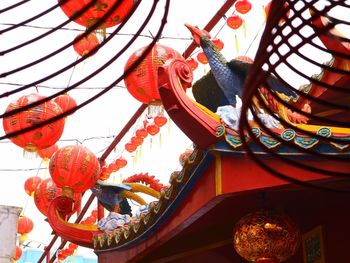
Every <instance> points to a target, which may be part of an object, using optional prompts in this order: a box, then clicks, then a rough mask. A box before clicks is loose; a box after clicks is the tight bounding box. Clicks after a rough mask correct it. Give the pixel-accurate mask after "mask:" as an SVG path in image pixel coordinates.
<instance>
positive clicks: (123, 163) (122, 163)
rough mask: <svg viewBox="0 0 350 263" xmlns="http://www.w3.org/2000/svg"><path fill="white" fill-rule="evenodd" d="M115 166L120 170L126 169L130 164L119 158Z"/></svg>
mask: <svg viewBox="0 0 350 263" xmlns="http://www.w3.org/2000/svg"><path fill="white" fill-rule="evenodd" d="M115 164H116V165H117V166H118V167H119V168H124V167H125V166H126V165H127V164H128V161H127V160H126V159H125V158H123V157H119V158H118V159H117V160H115Z"/></svg>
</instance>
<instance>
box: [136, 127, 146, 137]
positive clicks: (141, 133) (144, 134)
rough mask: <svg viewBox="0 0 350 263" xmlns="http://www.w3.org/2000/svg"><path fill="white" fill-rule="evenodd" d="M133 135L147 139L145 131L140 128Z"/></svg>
mask: <svg viewBox="0 0 350 263" xmlns="http://www.w3.org/2000/svg"><path fill="white" fill-rule="evenodd" d="M135 135H136V137H140V138H142V139H144V138H146V137H147V135H148V133H147V130H146V129H145V128H140V129H137V130H136V132H135Z"/></svg>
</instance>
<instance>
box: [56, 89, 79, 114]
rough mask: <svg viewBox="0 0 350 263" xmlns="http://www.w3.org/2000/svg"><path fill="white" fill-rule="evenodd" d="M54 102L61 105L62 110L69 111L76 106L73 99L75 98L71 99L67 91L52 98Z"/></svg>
mask: <svg viewBox="0 0 350 263" xmlns="http://www.w3.org/2000/svg"><path fill="white" fill-rule="evenodd" d="M54 102H56V103H57V104H58V106H60V107H61V109H62V112H66V111H69V110H71V109H73V108H75V107H76V106H77V102H76V101H75V99H73V98H72V97H71V96H69V95H68V94H67V93H66V94H62V95H60V96H58V97H56V98H55V99H54Z"/></svg>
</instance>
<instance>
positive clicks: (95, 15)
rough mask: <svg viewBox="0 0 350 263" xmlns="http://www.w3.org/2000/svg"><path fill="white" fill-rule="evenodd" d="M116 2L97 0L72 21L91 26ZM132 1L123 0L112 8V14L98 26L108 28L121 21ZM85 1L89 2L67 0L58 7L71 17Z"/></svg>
mask: <svg viewBox="0 0 350 263" xmlns="http://www.w3.org/2000/svg"><path fill="white" fill-rule="evenodd" d="M60 2H63V0H58V3H60ZM116 2H117V0H98V1H96V3H95V4H94V6H92V7H90V8H89V9H88V10H87V11H85V12H84V13H83V14H82V15H81V16H79V17H78V18H77V19H75V20H74V22H76V23H78V24H79V25H82V26H84V27H91V26H92V25H94V24H95V23H96V22H97V21H98V20H99V19H101V18H102V17H103V16H104V15H105V14H106V13H107V12H108V10H110V9H111V8H112V6H113V5H114V4H115V3H116ZM134 2H135V1H134V0H123V1H122V3H121V4H120V5H119V7H118V8H116V9H114V11H113V12H112V14H111V15H110V16H109V17H108V18H107V19H106V20H105V21H104V22H103V23H102V25H100V28H108V27H112V26H115V25H117V24H119V23H121V22H122V21H123V20H124V18H125V17H126V16H127V15H128V13H129V12H130V10H131V9H132V7H133V5H134ZM87 3H89V1H86V0H68V1H67V2H66V3H64V4H63V5H60V7H61V9H62V10H63V12H64V13H65V14H66V16H68V17H72V16H73V15H74V14H75V13H77V12H78V11H79V10H80V9H82V8H83V7H84V6H86V5H87Z"/></svg>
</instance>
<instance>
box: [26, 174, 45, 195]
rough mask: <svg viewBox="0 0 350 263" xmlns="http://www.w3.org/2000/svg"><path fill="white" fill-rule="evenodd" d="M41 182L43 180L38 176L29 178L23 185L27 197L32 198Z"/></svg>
mask: <svg viewBox="0 0 350 263" xmlns="http://www.w3.org/2000/svg"><path fill="white" fill-rule="evenodd" d="M42 181H43V180H42V179H41V178H40V177H39V176H32V177H29V178H28V179H27V180H26V181H25V183H24V190H25V191H26V193H27V195H29V196H33V194H34V192H35V190H36V188H37V187H38V186H39V184H40V183H41V182H42Z"/></svg>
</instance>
